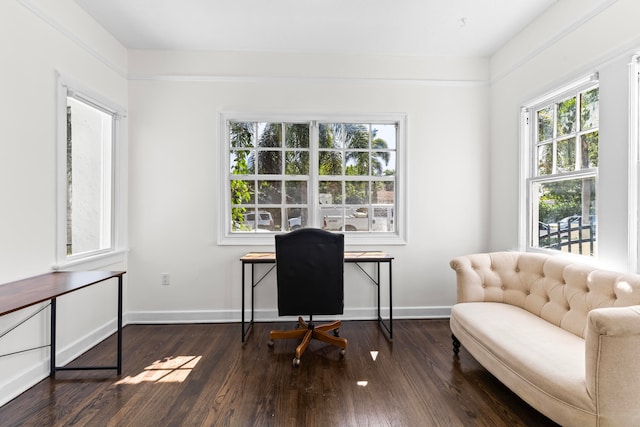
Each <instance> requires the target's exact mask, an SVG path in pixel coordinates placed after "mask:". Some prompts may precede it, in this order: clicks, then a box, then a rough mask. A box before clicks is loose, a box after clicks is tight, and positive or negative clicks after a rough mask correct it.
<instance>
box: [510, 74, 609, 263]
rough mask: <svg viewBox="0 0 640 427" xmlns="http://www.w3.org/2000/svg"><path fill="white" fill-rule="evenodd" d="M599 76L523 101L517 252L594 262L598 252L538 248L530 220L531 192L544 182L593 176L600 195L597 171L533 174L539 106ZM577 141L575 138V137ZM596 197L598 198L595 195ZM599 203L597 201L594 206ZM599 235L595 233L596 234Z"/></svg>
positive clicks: (592, 83) (591, 83)
mask: <svg viewBox="0 0 640 427" xmlns="http://www.w3.org/2000/svg"><path fill="white" fill-rule="evenodd" d="M598 79H599V76H598V73H597V72H596V73H592V74H589V75H586V76H583V77H581V78H578V79H576V80H574V81H572V82H570V83H567V84H565V85H562V86H560V87H558V88H557V89H555V90H553V91H550V92H548V93H545V94H543V95H542V96H540V97H537V98H535V99H532V100H530V101H529V102H526V103H525V104H524V105H523V107H522V108H521V111H520V197H519V201H520V204H519V211H520V215H519V216H520V224H519V229H518V247H519V248H520V250H525V251H528V252H542V253H548V254H558V253H562V254H563V255H568V256H580V257H581V258H588V259H593V260H596V259H597V258H598V253H596V254H595V255H594V256H584V255H576V254H573V253H567V252H560V251H557V250H555V249H546V248H541V247H537V246H533V245H532V244H531V243H532V241H533V231H534V229H535V230H537V229H538V227H537V224H536V226H535V227H534V224H533V221H534V220H535V221H536V223H537V218H536V219H534V218H533V215H532V212H533V209H534V204H535V203H537V202H538V201H537V197H535V195H533V194H532V189H533V187H534V185H535V184H538V183H544V182H558V181H561V180H565V179H579V178H586V177H594V178H595V185H596V190H595V191H596V195H597V194H598V193H599V188H598V187H599V185H598V168H590V169H582V170H576V171H573V172H567V173H563V174H553V175H545V176H537V174H536V165H535V161H536V158H537V156H536V148H537V144H536V142H535V138H534V136H535V134H536V130H535V112H536V110H537V109H538V108H539V107H542V106H544V105H549V104H552V103H555V102H557V101H560V100H563V99H565V98H566V97H567V96H568V95H570V94H576V93H579V92H580V91H583V90H586V89H588V88H589V87H591V86H596V85H598ZM576 138H577V137H576ZM596 197H597V196H596ZM597 203H598V200H597V198H596V204H597ZM596 233H598V231H596Z"/></svg>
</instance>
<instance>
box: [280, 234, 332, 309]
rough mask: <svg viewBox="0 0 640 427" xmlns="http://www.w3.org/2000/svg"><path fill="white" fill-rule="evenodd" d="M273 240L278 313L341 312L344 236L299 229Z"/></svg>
mask: <svg viewBox="0 0 640 427" xmlns="http://www.w3.org/2000/svg"><path fill="white" fill-rule="evenodd" d="M275 239H276V272H277V282H278V314H279V315H280V316H290V315H312V314H342V313H343V310H344V235H343V234H338V233H332V232H329V231H325V230H320V229H317V228H301V229H298V230H295V231H292V232H290V233H287V234H278V235H276V236H275Z"/></svg>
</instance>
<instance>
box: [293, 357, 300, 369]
mask: <svg viewBox="0 0 640 427" xmlns="http://www.w3.org/2000/svg"><path fill="white" fill-rule="evenodd" d="M298 366H300V359H298V358H297V357H294V358H293V367H294V368H297V367H298Z"/></svg>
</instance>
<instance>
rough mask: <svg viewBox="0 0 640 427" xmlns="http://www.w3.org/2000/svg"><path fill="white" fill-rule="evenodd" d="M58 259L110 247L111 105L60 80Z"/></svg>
mask: <svg viewBox="0 0 640 427" xmlns="http://www.w3.org/2000/svg"><path fill="white" fill-rule="evenodd" d="M59 91H60V98H61V99H60V106H59V108H60V109H61V110H63V111H62V112H61V114H60V115H59V117H60V119H59V120H60V121H61V122H63V123H60V133H59V136H58V138H59V140H60V142H59V147H58V169H59V170H58V239H57V240H58V243H57V244H58V250H57V262H58V265H65V264H68V263H73V262H75V261H79V260H83V259H86V258H89V257H94V256H97V255H101V254H109V253H111V252H113V251H114V250H115V237H116V234H115V232H116V230H115V227H116V221H115V218H116V212H115V205H116V203H115V200H116V192H115V189H116V180H115V177H116V174H115V165H116V159H115V152H116V150H115V148H116V141H117V135H118V122H119V119H120V117H121V114H119V113H118V112H117V110H116V108H114V107H111V106H109V105H108V104H107V103H105V102H103V101H99V100H97V97H94V96H91V95H89V94H88V92H87V91H86V90H78V89H76V88H75V87H74V88H72V87H71V86H69V85H68V84H65V83H64V82H62V81H61V82H60V90H59Z"/></svg>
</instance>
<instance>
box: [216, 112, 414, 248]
mask: <svg viewBox="0 0 640 427" xmlns="http://www.w3.org/2000/svg"><path fill="white" fill-rule="evenodd" d="M230 121H238V122H262V123H264V122H266V123H280V122H284V123H304V122H309V123H312V126H311V133H314V132H315V133H317V123H318V122H319V123H325V122H326V123H367V124H376V123H380V124H388V123H396V124H397V126H398V131H397V140H396V176H395V186H396V188H395V198H396V200H395V217H394V221H395V222H394V231H393V232H388V233H385V232H360V231H359V232H353V233H345V243H346V244H348V245H371V244H378V245H404V244H406V243H407V239H406V236H407V206H406V177H407V162H406V158H407V157H406V156H407V143H406V129H407V116H406V114H403V113H374V114H361V115H353V114H351V115H344V114H336V115H333V114H332V115H328V114H313V115H296V114H286V115H282V114H271V113H264V114H260V113H243V112H223V113H220V121H219V123H220V137H219V142H220V147H219V153H220V163H219V164H220V176H219V179H220V187H219V188H220V190H219V191H218V206H219V211H218V227H217V228H218V244H219V245H272V244H273V236H274V235H275V234H278V233H282V232H265V233H233V232H231V230H230V229H231V227H230V226H229V224H230V222H231V200H230V197H228V194H229V170H230V167H231V165H230V150H229V145H230V141H229V127H228V123H229V122H230ZM317 155H318V151H317V150H314V149H313V148H312V149H311V151H310V162H315V163H317ZM315 163H314V164H315ZM313 169H314V168H312V170H313ZM310 173H311V174H313V172H310ZM310 180H314V181H316V182H317V181H318V180H319V176H318V175H317V173H316V174H315V175H311V176H310ZM314 193H315V192H314V191H311V192H310V195H309V200H308V204H309V216H310V218H309V226H314V224H318V225H319V220H320V219H319V218H315V217H314V215H315V210H316V207H317V206H318V200H316V199H317V197H316V195H315V194H314Z"/></svg>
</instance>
